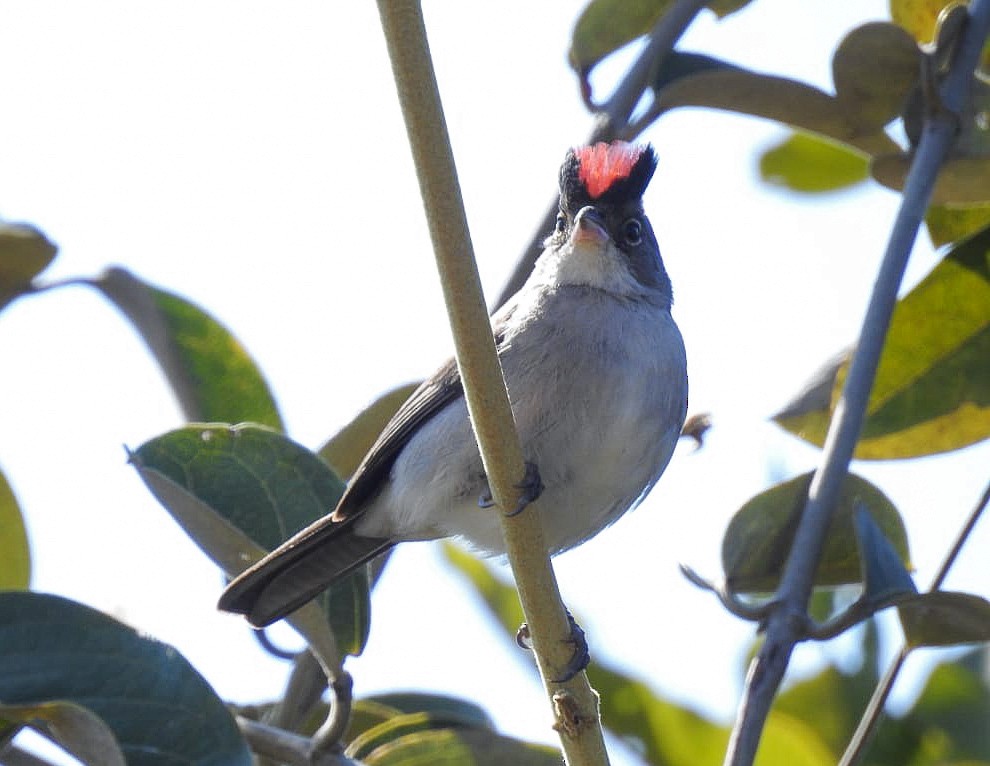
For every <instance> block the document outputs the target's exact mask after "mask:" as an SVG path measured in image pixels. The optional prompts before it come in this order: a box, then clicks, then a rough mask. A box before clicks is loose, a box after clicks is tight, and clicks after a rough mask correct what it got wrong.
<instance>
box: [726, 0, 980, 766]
mask: <svg viewBox="0 0 990 766" xmlns="http://www.w3.org/2000/svg"><path fill="white" fill-rule="evenodd" d="M969 12H970V20H969V24H968V26H967V29H966V30H965V33H964V37H965V39H964V40H963V42H962V44H961V46H960V50H959V55H958V56H957V57H956V60H955V61H954V62H953V66H952V68H951V70H950V72H949V74H948V76H947V77H946V80H945V83H944V85H943V87H942V89H941V94H940V95H941V100H942V104H941V105H939V106H940V107H944V108H939V109H933V110H932V112H931V114H930V115H929V116H928V119H927V120H926V121H925V124H924V127H923V130H922V135H921V140H920V142H919V144H918V149H917V152H916V153H915V156H914V161H913V162H912V164H911V169H910V172H909V173H908V177H907V181H906V183H905V186H904V196H903V198H902V200H901V206H900V209H899V210H898V214H897V219H896V221H895V223H894V227H893V230H892V231H891V236H890V241H889V243H888V245H887V250H886V252H885V254H884V258H883V262H882V264H881V266H880V272H879V274H878V276H877V281H876V284H875V285H874V289H873V294H872V296H871V298H870V304H869V307H868V308H867V312H866V318H865V319H864V322H863V328H862V331H861V333H860V340H859V343H858V345H857V350H856V353H855V355H854V356H853V359H852V363H851V366H850V370H849V375H848V377H847V379H846V384H845V387H844V389H843V392H842V397H841V398H840V400H839V402H838V405H837V406H836V409H835V414H834V416H833V418H832V422H831V423H830V425H829V431H828V436H827V437H826V440H825V446H824V449H823V451H822V463H821V467H820V468H819V470H818V471H816V472H815V476H814V478H813V479H812V482H811V486H810V487H809V489H808V502H807V504H806V506H805V509H804V513H803V514H802V517H801V522H800V524H799V526H798V529H797V532H796V534H795V538H794V545H793V547H792V549H791V553H790V556H789V557H788V560H787V565H786V567H785V570H784V576H783V579H782V581H781V586H780V590H779V591H778V599H779V601H780V608H779V609H778V610H776V611H775V612H774V614H773V615H772V616H771V617H770V619H769V620H768V624H767V637H766V641H765V642H764V644H763V646H762V647H761V649H760V651H759V653H758V654H757V656H756V657H755V658H754V659H753V661H752V663H751V664H750V668H749V672H748V673H747V677H746V688H745V692H744V694H743V698H742V700H741V702H740V706H739V711H738V714H737V719H736V725H735V727H734V728H733V731H732V735H731V737H730V740H729V748H728V750H727V752H726V758H725V763H726V765H727V766H748V765H749V764H751V763H752V762H753V759H754V758H755V756H756V750H757V747H758V745H759V741H760V736H761V734H762V731H763V727H764V725H765V723H766V718H767V715H768V714H769V711H770V705H771V704H772V702H773V698H774V696H775V695H776V693H777V689H778V688H779V686H780V683H781V681H782V680H783V677H784V672H785V670H786V669H787V665H788V662H789V660H790V656H791V652H792V651H793V649H794V645H795V643H796V642H797V641H798V640H799V639H800V631H801V627H802V626H803V625H804V623H805V620H806V609H807V603H808V599H809V597H810V594H811V588H812V582H813V577H814V571H815V568H816V566H817V564H818V560H819V558H820V557H821V551H822V545H823V543H824V539H825V532H826V530H827V529H828V524H829V521H830V519H831V515H832V510H833V508H834V506H835V501H836V499H837V498H838V494H839V490H840V487H841V485H842V480H843V478H844V477H845V475H846V472H847V470H848V466H849V461H850V459H851V458H852V453H853V449H854V448H855V445H856V441H857V439H858V438H859V432H860V428H861V426H862V422H863V418H864V414H865V412H866V405H867V402H868V399H869V393H870V388H871V386H872V384H873V378H874V376H875V373H876V368H877V364H878V361H879V358H880V352H881V350H882V348H883V342H884V338H885V336H886V333H887V328H888V325H889V323H890V316H891V313H892V311H893V308H894V305H895V303H896V301H897V290H898V287H899V285H900V283H901V278H902V276H903V274H904V269H905V266H906V264H907V260H908V256H909V254H910V252H911V248H912V246H913V244H914V240H915V238H916V236H917V232H918V228H919V226H920V224H921V220H922V217H923V216H924V213H925V209H926V208H927V206H928V201H929V199H930V197H931V193H932V189H933V188H934V186H935V179H936V177H937V175H938V171H939V168H940V166H941V165H942V162H943V161H944V160H945V157H946V156H947V154H948V152H949V149H950V147H951V146H952V143H953V140H954V138H955V133H956V128H957V125H958V122H957V119H956V118H955V115H958V114H961V113H962V111H963V107H964V105H965V104H966V102H967V100H968V98H969V91H970V85H971V82H972V77H973V71H974V69H975V68H976V63H977V60H978V58H979V54H980V50H981V48H982V44H983V40H984V39H985V38H986V36H987V30H988V28H990V2H988V1H987V0H974V2H973V4H972V5H971V6H970V11H969Z"/></svg>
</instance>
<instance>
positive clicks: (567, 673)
mask: <svg viewBox="0 0 990 766" xmlns="http://www.w3.org/2000/svg"><path fill="white" fill-rule="evenodd" d="M567 621H568V622H569V623H570V626H571V634H570V636H569V637H568V638H566V639H564V640H565V641H566V642H567V643H569V644H572V645H573V646H574V654H572V655H571V659H570V660H568V662H567V665H565V666H564V672H563V674H562V675H560V676H559V677H557V678H551V679H550V680H551V681H553V682H554V683H555V684H563V683H567V682H568V681H570V680H571V679H572V678H574V676H576V675H577V674H578V673H580V672H581V671H582V670H584V669H585V668H586V667H588V663H589V662H591V654H590V653H589V652H588V640H587V638H586V637H585V635H584V630H583V629H582V628H581V626H580V625H578V624H577V622H576V621H575V619H574V616H573V615H572V614H571V613H570V612H568V613H567ZM516 644H517V645H518V646H519V647H520V648H521V649H527V650H529V651H532V650H533V642H532V640H531V638H530V635H529V625H528V624H526V623H525V622H524V623H523V624H522V625H520V626H519V630H518V631H516Z"/></svg>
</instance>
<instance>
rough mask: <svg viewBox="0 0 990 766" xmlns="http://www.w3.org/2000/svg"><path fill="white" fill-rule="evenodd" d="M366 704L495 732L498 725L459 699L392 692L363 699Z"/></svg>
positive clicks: (486, 714) (472, 705) (468, 703)
mask: <svg viewBox="0 0 990 766" xmlns="http://www.w3.org/2000/svg"><path fill="white" fill-rule="evenodd" d="M363 701H364V702H368V703H373V704H376V705H384V706H385V707H387V708H391V709H393V710H398V711H400V712H402V713H428V714H430V715H431V716H433V718H434V719H440V720H445V721H448V722H449V723H454V724H457V725H458V726H471V727H474V728H477V729H491V730H492V731H494V730H495V722H494V721H492V719H491V717H490V716H489V715H488V713H486V712H485V709H484V708H482V707H481V706H480V705H476V704H475V703H473V702H469V701H468V700H464V699H460V698H459V697H450V696H447V695H443V694H424V693H421V692H390V693H386V694H373V695H371V696H370V697H364V698H363Z"/></svg>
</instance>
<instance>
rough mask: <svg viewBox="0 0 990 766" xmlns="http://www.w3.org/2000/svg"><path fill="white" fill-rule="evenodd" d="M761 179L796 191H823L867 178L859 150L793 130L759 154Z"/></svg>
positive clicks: (850, 184)
mask: <svg viewBox="0 0 990 766" xmlns="http://www.w3.org/2000/svg"><path fill="white" fill-rule="evenodd" d="M760 175H761V176H762V177H763V180H764V181H766V182H768V183H771V184H774V185H778V186H783V187H785V188H787V189H790V190H791V191H796V192H807V193H816V192H827V191H835V190H837V189H844V188H846V187H849V186H852V185H854V184H857V183H859V182H861V181H864V180H866V179H867V178H869V163H868V161H867V159H866V157H864V156H863V155H862V154H859V153H857V152H853V151H851V150H849V149H847V148H845V147H844V146H842V145H841V144H836V143H833V142H831V141H826V140H824V139H820V138H817V137H815V136H813V135H811V134H809V133H794V134H792V135H791V136H788V137H787V138H786V139H784V140H783V141H782V142H781V143H779V144H777V145H776V146H774V147H772V148H770V149H768V150H767V151H765V152H764V153H763V155H762V156H761V157H760Z"/></svg>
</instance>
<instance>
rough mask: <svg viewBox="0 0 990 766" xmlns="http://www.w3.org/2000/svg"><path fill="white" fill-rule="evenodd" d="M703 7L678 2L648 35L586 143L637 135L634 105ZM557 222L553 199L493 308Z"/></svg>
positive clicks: (512, 290) (697, 0)
mask: <svg viewBox="0 0 990 766" xmlns="http://www.w3.org/2000/svg"><path fill="white" fill-rule="evenodd" d="M704 6H705V0H677V2H676V3H674V5H673V7H671V8H670V10H668V11H667V13H665V14H664V15H663V16H662V17H661V18H660V20H659V21H657V23H656V24H655V25H654V27H653V29H652V30H651V31H650V35H649V38H648V42H647V43H646V46H645V47H644V48H643V50H642V51H641V52H640V54H639V56H638V57H637V59H636V61H635V63H634V64H633V65H632V66H631V67H630V68H629V71H628V72H627V73H626V75H625V77H623V78H622V81H621V82H620V83H619V85H618V86H617V87H616V89H615V91H614V92H613V94H612V96H611V97H610V98H609V100H608V102H607V103H606V105H605V108H604V110H603V111H602V112H601V113H600V114H599V116H598V119H597V120H596V122H595V126H594V128H593V129H592V131H591V136H590V138H589V139H588V141H587V143H589V144H594V143H596V142H598V141H613V140H615V139H616V138H623V139H624V140H626V141H632V140H633V139H635V138H636V136H637V135H639V134H638V132H637V133H633V134H630V133H629V131H628V127H629V121H630V119H631V118H632V112H633V109H635V108H636V104H638V103H639V100H640V99H641V98H642V97H643V94H644V93H645V92H646V90H647V89H648V88H649V87H650V85H651V83H652V82H653V80H654V75H655V73H656V71H657V69H658V68H659V66H660V65H661V64H662V63H663V61H664V59H666V58H667V56H668V55H669V54H670V52H671V51H672V50H673V49H674V46H675V45H676V44H677V41H678V40H679V39H680V38H681V35H683V34H684V30H686V29H687V27H688V25H690V23H691V22H692V21H693V20H694V17H695V16H697V15H698V13H699V12H700V11H701V9H702V8H704ZM636 124H637V127H638V129H639V130H640V131H642V130H643V129H645V128H646V127H647V126H648V125H649V123H648V122H643V121H640V120H637V123H636ZM556 218H557V197H556V195H554V198H553V200H552V201H551V203H550V206H549V207H548V208H547V211H546V213H544V215H543V218H542V220H541V221H540V223H539V225H538V226H537V227H536V231H535V232H534V234H533V237H532V239H531V240H530V242H529V245H527V246H526V250H525V251H524V252H523V255H522V257H521V258H520V259H519V262H518V263H516V267H515V269H513V271H512V274H511V276H510V277H509V279H508V281H507V282H506V284H505V287H503V288H502V292H501V293H500V294H499V296H498V300H497V301H496V302H495V307H496V308H498V307H499V306H501V305H502V304H504V303H505V302H506V301H507V300H509V298H511V297H512V296H513V295H515V294H516V292H518V290H519V288H520V287H522V286H523V284H524V283H525V282H526V280H527V279H528V278H529V275H530V272H532V271H533V264H534V263H536V259H537V258H539V257H540V253H542V252H543V240H545V239H546V238H547V236H548V235H549V234H550V232H551V231H553V225H554V221H555V220H556Z"/></svg>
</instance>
